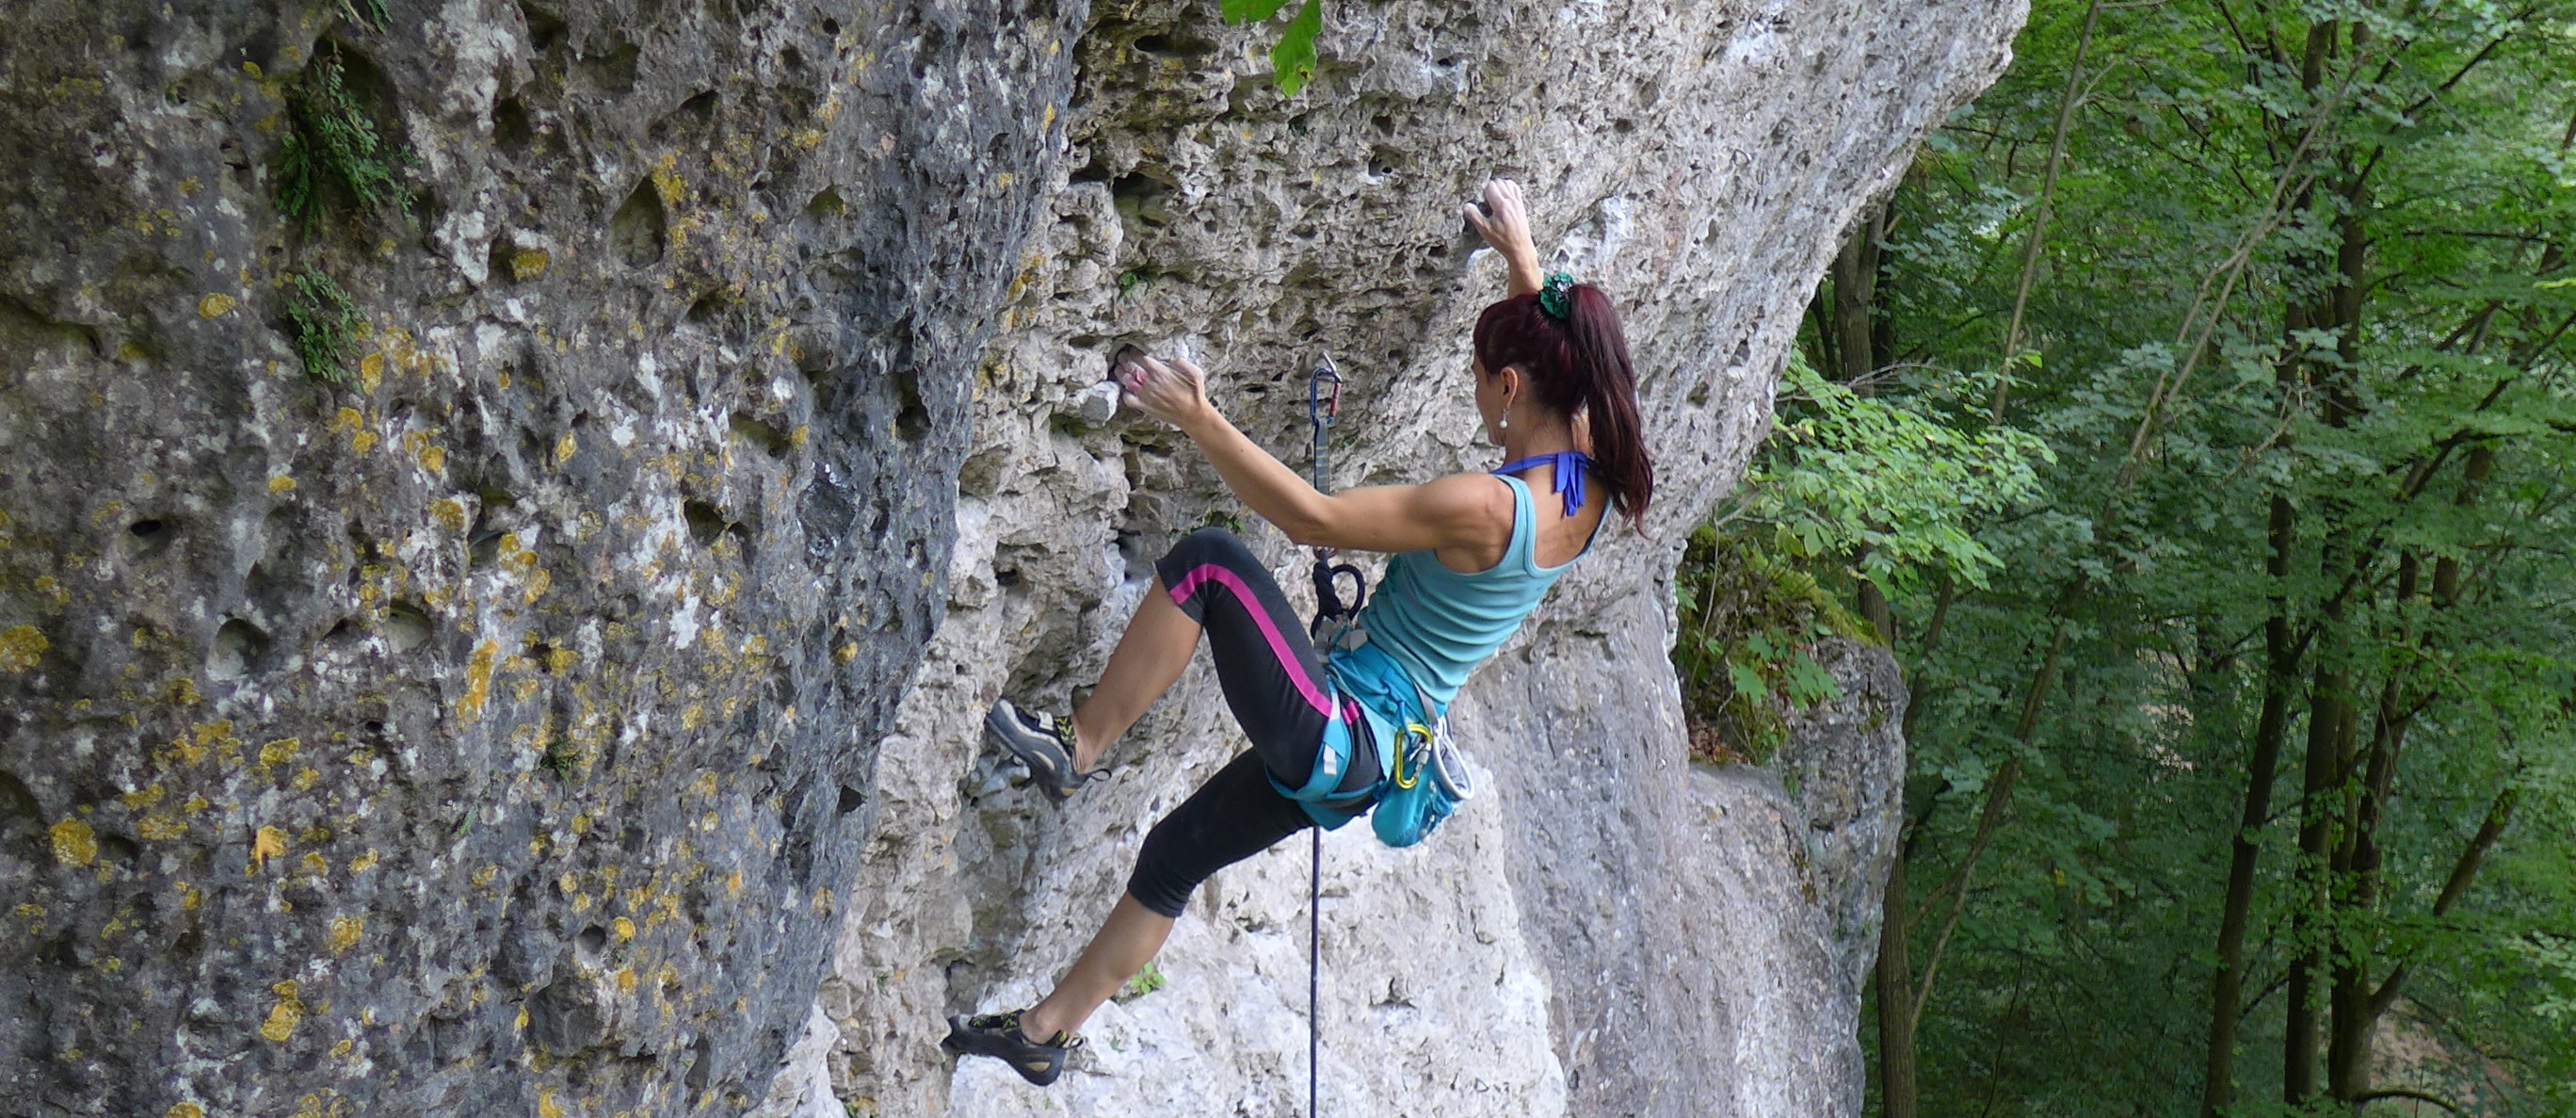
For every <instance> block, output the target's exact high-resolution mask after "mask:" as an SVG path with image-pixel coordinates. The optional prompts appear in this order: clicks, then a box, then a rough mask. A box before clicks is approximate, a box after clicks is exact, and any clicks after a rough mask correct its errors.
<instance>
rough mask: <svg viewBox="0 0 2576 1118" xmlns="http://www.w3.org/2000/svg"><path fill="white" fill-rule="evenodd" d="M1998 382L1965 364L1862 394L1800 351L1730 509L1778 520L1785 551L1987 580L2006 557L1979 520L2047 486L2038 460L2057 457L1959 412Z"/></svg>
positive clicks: (1896, 570)
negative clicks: (1991, 545) (1936, 380)
mask: <svg viewBox="0 0 2576 1118" xmlns="http://www.w3.org/2000/svg"><path fill="white" fill-rule="evenodd" d="M1990 384H1991V381H1990V380H1985V379H1980V378H1977V377H1973V376H1962V377H1958V378H1955V379H1953V380H1948V381H1944V382H1940V384H1939V385H1938V387H1939V389H1940V391H1938V392H1926V393H1922V394H1916V395H1907V396H1863V395H1861V394H1859V393H1857V392H1854V391H1852V390H1851V389H1850V388H1848V387H1845V386H1843V385H1839V384H1834V383H1832V382H1830V381H1827V380H1825V379H1824V378H1822V377H1820V376H1817V375H1816V373H1815V371H1814V370H1813V369H1810V368H1809V367H1808V366H1807V363H1806V359H1805V357H1804V356H1803V355H1802V354H1797V353H1794V352H1793V353H1792V354H1791V356H1790V359H1789V367H1788V369H1787V371H1786V373H1785V374H1784V375H1783V377H1782V390H1781V392H1780V395H1779V397H1778V401H1779V404H1780V405H1781V415H1780V417H1779V420H1778V423H1777V426H1776V427H1775V428H1774V430H1773V431H1772V434H1771V439H1770V441H1769V442H1767V443H1766V444H1765V445H1764V448H1763V453H1762V455H1761V457H1760V458H1759V459H1757V460H1756V462H1755V464H1754V466H1753V469H1752V471H1751V472H1750V473H1749V474H1748V475H1747V476H1746V478H1745V482H1746V486H1745V489H1746V492H1745V496H1744V498H1743V499H1742V501H1741V502H1740V503H1739V505H1738V507H1737V509H1736V510H1735V511H1733V512H1731V513H1729V514H1728V515H1729V517H1735V516H1742V517H1745V518H1748V519H1751V520H1753V521H1755V522H1757V523H1763V524H1769V525H1771V526H1773V527H1774V528H1775V529H1776V533H1775V537H1774V538H1775V541H1776V542H1775V544H1774V546H1775V547H1776V548H1777V549H1778V550H1779V551H1780V552H1781V554H1783V555H1784V556H1786V557H1788V558H1792V559H1810V560H1812V559H1830V558H1832V557H1835V556H1840V555H1846V554H1849V555H1857V556H1859V557H1860V558H1859V562H1858V571H1857V573H1858V574H1859V575H1860V576H1861V577H1864V578H1867V579H1870V580H1871V581H1873V582H1877V583H1879V584H1881V585H1882V586H1888V587H1891V588H1896V587H1902V586H1905V585H1909V584H1910V582H1911V580H1912V579H1914V578H1916V577H1918V576H1919V575H1922V574H1948V575H1952V576H1955V577H1957V578H1959V579H1962V580H1964V581H1966V582H1967V583H1968V584H1970V585H1972V586H1978V587H1983V586H1984V585H1985V584H1986V577H1987V575H1988V574H1990V573H1991V572H1993V571H1994V570H1995V569H1996V567H1997V566H1998V565H1999V564H2000V562H2001V560H1999V559H1997V558H1996V556H1995V553H1994V552H1993V551H1991V550H1989V549H1988V548H1987V546H1986V545H1985V544H1984V543H1981V542H1979V541H1978V540H1977V538H1976V537H1975V536H1974V535H1973V534H1971V529H1972V528H1973V527H1974V525H1975V524H1976V522H1977V521H1978V520H1979V519H1981V518H1984V517H1988V516H1992V515H1994V514H1996V513H1999V512H2002V511H2004V510H2005V509H2006V508H2008V507H2009V506H2011V505H2013V504H2014V503H2016V502H2020V501H2026V500H2028V499H2030V498H2033V497H2036V496H2038V495H2039V478H2038V474H2037V473H2036V470H2035V467H2037V466H2039V465H2042V464H2049V463H2054V462H2055V461H2056V455H2055V453H2054V452H2053V451H2051V450H2050V449H2049V446H2048V444H2047V443H2045V442H2043V441H2041V440H2040V438H2039V437H2038V436H2036V435H2032V434H2030V433H2029V432H2026V431H2019V430H2015V429H2013V428H2010V427H1985V428H1983V429H1977V427H1978V426H1980V425H1979V424H1976V423H1974V422H1973V421H1970V420H1966V419H1963V418H1961V417H1960V416H1958V415H1957V414H1955V413H1956V412H1957V410H1958V406H1959V404H1960V403H1961V401H1962V399H1963V398H1977V397H1981V396H1982V395H1983V392H1982V391H1981V390H1982V389H1984V388H1985V387H1987V386H1989V385H1990ZM1963 390H1964V391H1963Z"/></svg>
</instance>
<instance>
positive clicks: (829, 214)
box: [805, 187, 850, 221]
mask: <svg viewBox="0 0 2576 1118" xmlns="http://www.w3.org/2000/svg"><path fill="white" fill-rule="evenodd" d="M849 209H850V208H849V207H848V206H847V205H844V204H843V203H842V202H841V192H840V191H837V190H833V189H831V188H830V187H825V188H824V189H823V192H822V193H820V194H817V195H815V196H814V197H813V198H812V199H810V200H808V201H807V202H806V203H805V216H807V217H810V218H813V219H814V220H816V221H839V220H840V219H841V215H843V214H846V213H848V212H849Z"/></svg>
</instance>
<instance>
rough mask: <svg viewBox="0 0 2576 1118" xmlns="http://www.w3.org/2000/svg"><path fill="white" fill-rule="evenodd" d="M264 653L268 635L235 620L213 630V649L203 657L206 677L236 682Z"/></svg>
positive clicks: (238, 619)
mask: <svg viewBox="0 0 2576 1118" xmlns="http://www.w3.org/2000/svg"><path fill="white" fill-rule="evenodd" d="M267 653H268V634H266V633H263V632H261V631H260V629H259V626H257V625H253V624H251V623H250V622H247V621H244V620H242V619H241V618H238V617H235V618H231V619H228V620H226V621H225V622H224V623H223V625H222V626H221V627H219V628H217V629H216V630H215V648H214V651H213V652H212V653H210V654H209V655H208V656H207V657H206V674H207V675H208V676H211V677H213V678H215V679H240V678H241V677H242V676H244V675H246V674H248V673H249V672H250V668H251V665H253V664H255V663H257V662H259V659H260V657H262V656H264V655H266V654H267Z"/></svg>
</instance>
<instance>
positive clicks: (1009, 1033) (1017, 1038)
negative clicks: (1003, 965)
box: [939, 1013, 1082, 1087]
mask: <svg viewBox="0 0 2576 1118" xmlns="http://www.w3.org/2000/svg"><path fill="white" fill-rule="evenodd" d="M939 1046H940V1047H942V1048H945V1049H947V1050H949V1051H951V1052H955V1053H958V1054H960V1055H965V1056H992V1057H994V1058H996V1059H1001V1060H1008V1061H1010V1064H1011V1070H1013V1071H1016V1072H1018V1073H1020V1078H1022V1079H1025V1080H1028V1081H1029V1082H1031V1083H1034V1084H1037V1085H1038V1086H1040V1087H1044V1086H1046V1085H1047V1084H1050V1083H1053V1082H1055V1080H1056V1077H1057V1076H1059V1075H1063V1074H1064V1061H1065V1059H1066V1058H1067V1057H1069V1056H1071V1055H1073V1050H1074V1049H1076V1048H1080V1047H1082V1038H1081V1037H1078V1036H1075V1035H1073V1034H1071V1033H1057V1034H1055V1036H1054V1037H1053V1038H1052V1039H1050V1040H1049V1041H1048V1042H1046V1043H1044V1044H1041V1043H1039V1042H1037V1041H1034V1040H1030V1039H1029V1037H1028V1034H1027V1033H1023V1032H1021V1031H1020V1015H1019V1014H1017V1013H978V1014H976V1015H974V1016H972V1017H969V1016H966V1015H965V1014H962V1013H961V1014H958V1015H957V1016H954V1017H951V1018H949V1019H948V1038H947V1039H945V1040H942V1041H940V1042H939Z"/></svg>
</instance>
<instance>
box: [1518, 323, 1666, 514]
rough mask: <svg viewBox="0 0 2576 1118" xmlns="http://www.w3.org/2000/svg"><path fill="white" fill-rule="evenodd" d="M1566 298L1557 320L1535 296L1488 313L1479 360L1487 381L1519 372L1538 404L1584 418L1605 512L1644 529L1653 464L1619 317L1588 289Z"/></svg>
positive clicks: (1652, 486) (1651, 496)
mask: <svg viewBox="0 0 2576 1118" xmlns="http://www.w3.org/2000/svg"><path fill="white" fill-rule="evenodd" d="M1569 295H1570V299H1569V305H1568V307H1567V313H1566V316H1565V317H1564V318H1562V319H1559V318H1557V317H1556V316H1554V315H1551V314H1549V313H1547V311H1545V310H1544V309H1541V307H1540V306H1539V297H1538V296H1537V295H1536V294H1529V295H1515V296H1512V297H1511V298H1509V299H1505V300H1503V301H1501V302H1498V303H1495V304H1494V305H1492V306H1489V307H1486V308H1485V311H1484V313H1483V314H1481V315H1478V316H1477V317H1476V330H1475V335H1474V347H1475V353H1476V361H1477V363H1479V364H1481V365H1483V366H1484V367H1485V372H1486V375H1488V376H1491V375H1493V374H1496V373H1499V372H1501V371H1502V370H1503V369H1504V367H1506V366H1511V367H1516V368H1518V369H1520V371H1521V375H1523V376H1525V377H1528V378H1529V381H1530V387H1531V389H1532V391H1535V392H1537V393H1538V401H1539V404H1540V405H1541V406H1543V407H1546V408H1547V409H1548V410H1550V411H1553V412H1555V413H1557V414H1559V415H1562V416H1565V417H1566V418H1567V419H1569V420H1570V419H1572V418H1574V417H1575V416H1576V415H1578V414H1580V415H1583V416H1584V417H1585V422H1586V424H1587V426H1588V427H1589V429H1590V434H1591V436H1592V448H1591V455H1592V461H1593V463H1594V472H1595V475H1596V476H1597V477H1598V478H1599V479H1600V481H1601V484H1602V485H1603V486H1604V487H1606V488H1607V489H1608V490H1609V492H1610V507H1611V508H1613V509H1616V510H1618V511H1619V512H1620V513H1621V514H1622V515H1625V516H1626V517H1627V518H1628V520H1629V522H1630V523H1631V524H1633V525H1636V526H1638V527H1641V528H1642V527H1643V526H1644V525H1645V519H1646V506H1647V505H1648V504H1649V503H1651V502H1652V501H1653V500H1654V496H1655V462H1654V459H1653V458H1652V457H1651V456H1650V455H1648V454H1647V453H1646V439H1645V427H1644V424H1643V423H1642V422H1641V421H1640V420H1639V419H1638V417H1637V373H1636V370H1635V368H1633V367H1632V366H1631V365H1630V364H1629V361H1628V342H1627V339H1626V337H1625V335H1623V334H1622V333H1621V331H1620V329H1619V312H1618V311H1617V310H1616V309H1614V308H1612V307H1611V305H1610V297H1609V296H1608V295H1605V294H1603V293H1602V291H1601V289H1600V288H1598V287H1594V286H1592V285H1590V284H1580V285H1577V286H1575V287H1574V288H1573V289H1572V290H1571V292H1569Z"/></svg>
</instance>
